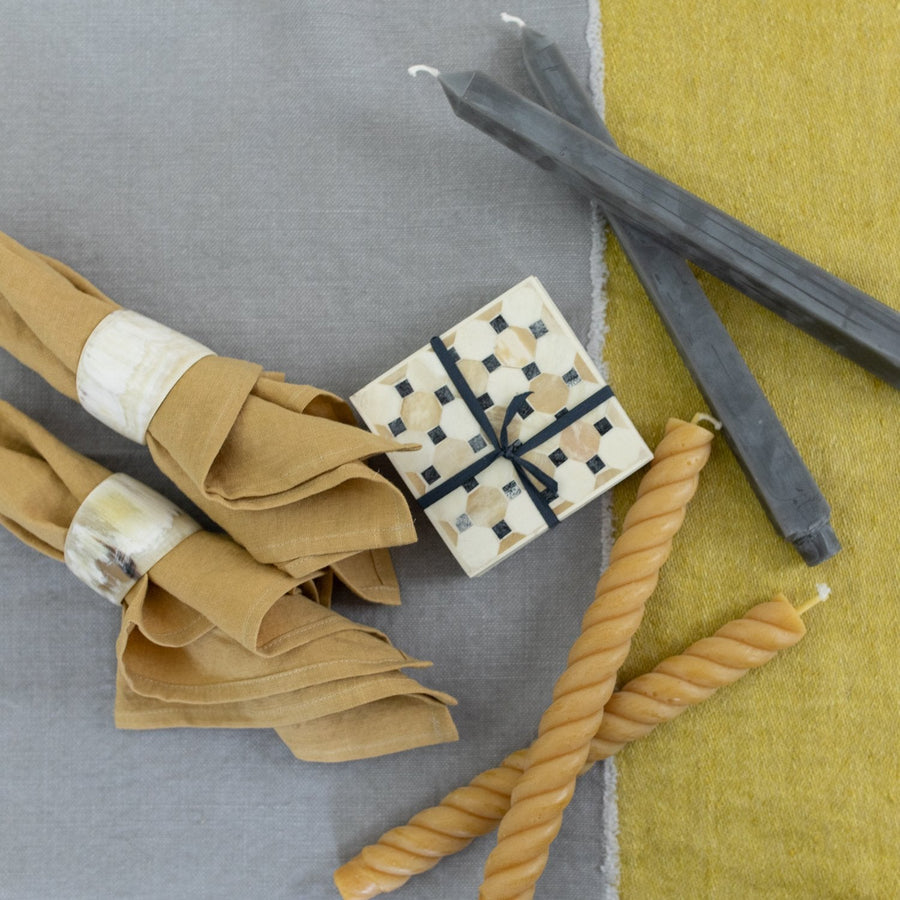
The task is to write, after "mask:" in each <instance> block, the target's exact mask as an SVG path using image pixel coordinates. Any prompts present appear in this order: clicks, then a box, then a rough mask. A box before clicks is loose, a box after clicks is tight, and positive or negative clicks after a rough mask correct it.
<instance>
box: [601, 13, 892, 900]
mask: <svg viewBox="0 0 900 900" xmlns="http://www.w3.org/2000/svg"><path fill="white" fill-rule="evenodd" d="M593 2H596V0H593ZM601 13H602V27H603V44H604V50H605V67H606V86H605V91H606V98H607V99H606V120H607V123H608V125H609V128H610V131H611V132H612V133H613V134H614V135H615V137H616V140H617V141H618V142H619V143H620V144H621V146H622V149H623V150H624V151H625V152H626V153H629V154H630V155H631V156H633V157H635V158H636V159H638V160H639V161H640V162H642V163H644V164H646V165H648V166H650V167H651V168H652V169H655V170H657V171H659V172H661V173H663V174H664V175H666V176H667V177H668V178H671V179H673V180H674V181H676V182H678V183H679V184H681V185H683V186H684V187H686V188H688V189H690V190H692V191H693V192H694V193H696V194H698V195H700V196H701V197H703V198H704V199H706V200H709V201H710V202H712V203H714V204H716V205H717V206H719V207H721V208H722V209H724V210H726V211H727V212H729V213H731V214H733V215H735V216H737V217H738V218H740V219H743V220H744V221H746V222H747V223H748V224H750V225H752V226H753V227H755V228H757V229H758V230H760V231H762V232H763V233H765V234H767V235H770V236H771V237H773V238H775V239H776V240H778V241H780V242H781V243H784V244H786V245H787V246H788V247H790V248H791V249H793V250H795V251H797V252H799V253H801V254H803V255H804V256H806V257H807V258H809V259H811V260H813V261H814V262H815V263H817V264H818V265H821V266H823V267H824V268H825V269H827V270H829V271H831V272H833V273H834V274H836V275H837V276H839V277H841V278H843V279H845V280H847V281H849V282H850V283H851V284H854V285H857V286H858V287H860V288H861V289H862V290H864V291H866V292H867V293H869V294H871V295H873V296H874V297H877V298H878V299H879V300H881V301H882V302H885V303H887V304H889V305H891V306H893V307H894V308H898V304H900V254H898V253H897V250H896V246H895V245H896V240H897V232H898V226H900V181H898V177H897V172H898V152H897V148H898V146H900V120H898V117H897V102H898V98H900V66H898V65H897V48H898V47H900V15H898V12H897V5H896V3H895V2H894V0H874V2H867V3H836V4H835V3H828V4H823V3H816V2H813V0H797V2H793V3H760V2H758V0H752V2H751V0H734V2H731V3H723V4H711V3H704V2H700V0H673V2H671V3H654V2H650V0H602V3H601ZM608 264H609V269H610V276H609V282H608V291H607V293H608V297H609V306H608V313H607V323H608V329H609V330H608V338H607V354H606V355H607V360H608V363H609V367H610V372H611V374H612V375H613V377H614V380H615V384H616V391H617V393H618V394H619V396H620V397H621V398H622V401H623V403H624V404H625V405H626V406H627V408H628V409H629V411H630V412H631V414H632V416H633V418H634V420H635V423H636V424H637V426H638V427H639V428H640V429H641V431H642V433H644V434H645V435H646V436H647V438H648V440H652V439H654V429H655V428H656V423H658V422H659V421H661V420H662V418H663V417H664V416H665V415H670V414H672V413H673V411H676V412H679V413H680V414H681V415H690V414H691V413H692V412H693V411H694V410H696V409H702V408H703V406H702V400H701V398H700V396H699V394H698V392H697V391H696V389H695V388H694V386H693V384H692V382H691V379H690V377H689V375H688V373H687V371H686V370H685V367H684V365H683V364H682V363H681V360H680V359H679V357H678V355H677V353H676V352H675V350H674V349H673V347H672V343H671V341H670V340H669V338H668V336H667V335H666V333H665V331H664V329H663V327H662V325H661V324H660V322H659V320H658V318H657V316H656V315H655V313H654V311H653V308H652V307H651V305H650V302H649V301H648V300H647V298H646V297H645V295H644V294H643V291H642V290H641V287H640V285H639V284H638V283H637V280H636V278H635V277H634V275H633V273H632V271H631V270H630V268H629V266H628V264H627V261H626V260H625V259H624V257H623V255H622V253H621V250H620V249H619V247H618V246H617V245H615V242H614V241H613V240H611V241H610V248H609V253H608ZM701 281H702V283H703V286H704V288H705V290H706V291H707V293H708V295H709V296H710V298H711V300H712V303H713V305H714V306H715V308H716V310H717V311H718V313H719V315H720V316H721V317H722V319H723V321H724V323H725V326H726V328H727V329H728V330H729V332H730V333H731V335H732V337H733V338H734V340H735V343H736V344H737V346H738V348H739V349H740V350H741V352H742V353H743V354H744V357H745V359H746V360H747V363H748V365H749V367H750V369H751V370H752V371H753V372H754V374H755V375H756V377H757V379H758V380H759V382H760V383H761V385H762V388H763V390H764V391H765V392H766V394H767V396H768V397H769V399H770V401H771V402H772V405H773V406H774V407H775V410H776V412H777V413H778V415H779V417H780V418H781V420H782V421H783V422H784V425H785V427H786V428H787V430H788V431H789V433H790V434H791V436H792V438H793V440H794V442H795V443H796V444H797V446H798V448H799V450H800V452H801V454H802V455H803V457H804V459H805V460H806V462H807V464H808V465H809V467H810V469H811V471H812V472H813V474H814V476H815V477H816V479H817V481H818V483H819V485H820V486H821V488H822V491H823V493H824V494H825V496H826V497H827V498H828V500H829V502H830V503H831V505H832V509H833V519H832V521H833V524H834V528H835V531H836V533H837V535H838V537H839V538H840V540H841V542H842V544H843V550H842V551H841V552H840V553H839V554H838V555H837V556H835V557H834V558H833V559H832V560H829V561H828V562H826V563H824V564H823V565H821V566H818V567H816V568H815V569H808V568H807V567H806V566H805V565H804V564H803V563H802V561H801V560H800V559H799V557H798V556H797V554H796V553H795V552H794V550H793V549H792V548H791V546H790V545H789V544H787V543H786V542H785V541H783V540H782V539H781V538H779V537H778V536H777V535H776V534H775V532H774V531H773V529H772V527H771V525H770V524H769V522H768V520H767V519H766V517H765V515H764V514H763V511H762V509H761V508H760V506H759V503H758V502H757V501H756V499H755V497H754V496H753V493H752V491H751V490H750V488H749V486H748V484H747V481H746V479H745V478H744V477H743V475H742V474H741V471H740V469H739V468H738V465H737V463H736V462H735V460H734V458H733V456H732V454H731V453H730V452H729V451H728V450H727V448H726V447H725V445H721V446H720V448H719V451H718V452H717V453H713V458H712V460H711V461H710V463H709V465H708V466H707V469H706V473H705V475H704V479H705V481H704V485H705V486H704V490H703V491H702V492H701V495H698V497H697V500H696V501H695V502H696V504H697V506H696V507H695V508H694V509H693V511H692V513H691V516H690V518H689V520H688V522H687V523H686V524H685V527H684V532H683V548H684V552H683V553H679V554H677V555H675V556H673V558H672V560H671V561H670V562H669V563H668V564H667V567H666V575H665V578H664V579H663V580H662V581H661V582H660V585H659V588H658V590H657V593H656V596H655V602H654V603H653V604H652V605H651V606H649V607H648V610H647V617H646V619H645V621H644V625H643V627H642V629H641V631H640V632H639V633H638V634H637V635H636V637H635V641H634V651H633V653H632V658H630V659H629V661H628V663H627V664H626V667H625V669H624V671H623V672H622V677H623V678H629V677H632V676H634V675H636V674H638V673H639V672H641V671H644V670H645V669H647V668H649V667H650V666H652V665H653V664H654V663H655V662H656V661H657V660H658V659H660V658H662V657H664V656H666V655H668V654H670V653H672V652H675V651H676V650H677V649H678V648H679V647H681V646H683V645H684V644H686V643H689V642H690V641H692V640H696V639H698V638H700V637H702V636H703V635H704V634H705V633H706V631H705V629H707V628H708V622H710V621H722V620H723V619H728V618H729V617H730V616H732V615H736V614H738V613H739V612H740V610H741V607H740V606H738V605H737V604H743V603H745V602H746V600H747V597H748V596H750V597H758V598H759V599H760V600H762V599H765V598H767V597H768V596H770V595H771V594H772V593H773V592H775V591H777V590H779V589H780V590H783V591H785V592H787V593H788V594H789V595H791V596H793V597H794V598H795V599H796V600H801V599H805V598H806V597H808V596H810V595H812V594H813V593H814V592H815V587H814V585H815V583H816V582H827V583H828V584H829V585H830V586H831V587H832V589H833V595H832V598H831V600H830V601H829V602H828V603H826V604H825V605H824V606H822V607H820V608H819V609H818V610H816V611H815V613H811V614H810V621H809V623H808V624H809V628H810V635H809V637H808V639H807V643H806V645H805V646H804V649H803V652H802V653H797V654H792V655H790V656H786V657H785V658H784V659H782V660H776V661H775V662H773V663H772V664H771V667H767V670H766V677H765V678H764V679H763V678H760V679H752V678H748V679H746V681H745V682H742V683H741V684H739V685H736V686H735V688H733V689H729V692H728V695H727V696H725V695H724V694H723V696H722V697H721V698H720V699H719V700H716V701H715V702H713V703H710V704H704V706H703V707H702V708H698V709H697V710H695V711H694V712H692V713H691V715H690V716H684V717H683V718H682V719H680V720H679V721H678V722H676V723H673V725H672V726H669V727H667V728H666V729H665V733H663V730H662V729H660V731H659V733H658V734H657V735H654V736H652V737H650V738H649V739H648V740H647V741H643V742H641V743H640V744H639V745H638V744H636V745H635V746H634V747H633V748H631V749H630V750H629V752H628V753H627V754H623V755H622V757H621V759H620V760H619V761H618V763H617V767H618V773H619V774H618V815H619V823H620V829H621V830H620V836H619V837H620V849H621V897H622V900H655V898H671V897H716V898H721V900H730V898H735V900H746V898H749V897H753V898H756V897H759V898H766V900H798V898H805V897H816V898H847V897H871V898H885V900H887V898H894V897H898V896H900V866H898V856H897V848H898V847H900V753H898V752H897V747H898V740H900V715H898V712H900V679H898V678H897V677H896V673H897V647H898V645H900V617H898V614H897V590H896V585H897V558H898V551H900V524H898V516H897V503H898V496H900V468H898V463H897V458H896V452H895V445H896V439H897V435H898V428H900V393H898V392H897V391H895V390H894V389H892V388H890V387H888V386H887V385H885V384H882V383H881V382H879V381H878V380H876V379H875V378H874V377H872V376H871V375H869V374H868V373H866V372H865V371H863V370H862V369H860V368H858V367H856V366H854V365H853V364H852V363H850V362H848V361H847V360H845V359H844V358H842V357H841V356H839V355H837V354H836V353H833V352H832V351H830V350H828V349H827V348H825V347H824V346H822V345H821V344H819V343H817V342H816V341H814V340H812V339H811V338H809V337H807V336H806V335H804V334H802V333H801V332H800V331H798V330H797V329H796V328H793V327H792V326H791V325H789V324H788V323H787V322H785V321H783V320H782V319H780V318H778V317H776V316H775V315H773V314H772V313H769V312H768V311H766V310H764V309H762V308H761V307H759V306H758V305H757V304H756V303H753V302H752V301H750V300H748V299H747V298H745V297H743V296H742V295H741V294H739V293H738V292H737V291H735V290H733V289H731V288H728V287H725V286H723V285H722V284H720V283H718V282H717V281H715V280H714V279H713V278H711V277H708V276H706V275H705V274H702V275H701ZM630 499H631V497H630V489H629V488H628V487H625V488H623V489H622V490H620V491H618V492H617V495H616V507H617V509H618V510H624V509H625V508H626V507H627V506H628V504H629V502H630ZM748 591H749V594H748ZM732 598H734V599H732ZM813 616H814V617H815V618H814V619H813Z"/></svg>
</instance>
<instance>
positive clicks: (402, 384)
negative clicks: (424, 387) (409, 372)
mask: <svg viewBox="0 0 900 900" xmlns="http://www.w3.org/2000/svg"><path fill="white" fill-rule="evenodd" d="M394 387H395V388H396V390H397V393H398V394H399V395H400V396H401V397H408V396H409V395H410V394H411V393H412V392H413V389H412V385H411V384H410V383H409V382H408V381H407V380H406V379H405V378H404V379H403V381H398V382H397V383H396V384H395V385H394Z"/></svg>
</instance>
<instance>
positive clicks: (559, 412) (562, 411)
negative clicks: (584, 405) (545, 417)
mask: <svg viewBox="0 0 900 900" xmlns="http://www.w3.org/2000/svg"><path fill="white" fill-rule="evenodd" d="M567 412H568V410H567V409H566V408H565V407H563V408H562V409H560V410H557V411H556V412H555V413H553V418H554V419H561V418H562V417H563V416H564V415H565V414H566V413H567Z"/></svg>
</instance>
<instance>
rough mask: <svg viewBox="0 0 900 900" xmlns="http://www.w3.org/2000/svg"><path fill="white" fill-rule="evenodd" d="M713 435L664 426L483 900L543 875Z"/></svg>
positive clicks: (550, 710)
mask: <svg viewBox="0 0 900 900" xmlns="http://www.w3.org/2000/svg"><path fill="white" fill-rule="evenodd" d="M712 437H713V436H712V433H711V432H710V431H708V430H707V429H705V428H701V427H700V426H699V425H695V424H692V423H689V422H682V421H680V420H678V419H670V420H669V421H668V422H667V423H666V434H665V436H664V437H663V439H662V441H661V442H660V444H659V446H658V447H657V448H656V452H655V453H654V455H653V464H652V466H651V468H650V471H649V472H648V473H647V474H646V475H645V476H644V477H643V479H642V480H641V483H640V486H639V487H638V495H637V500H636V501H635V503H634V505H633V506H632V507H631V509H629V510H628V514H627V515H626V517H625V521H624V523H623V525H622V533H621V534H620V535H619V537H618V538H617V539H616V542H615V543H614V544H613V548H612V551H611V552H610V562H609V566H608V568H607V570H606V571H605V572H604V573H603V575H601V576H600V580H599V581H598V582H597V591H596V595H595V597H594V602H593V603H591V605H590V606H589V607H588V610H587V612H586V613H585V615H584V618H583V619H582V623H581V634H580V635H579V636H578V638H577V639H576V641H575V643H574V644H573V645H572V649H571V650H570V651H569V660H568V667H567V669H566V671H565V672H563V674H562V675H561V676H560V678H559V679H558V681H557V682H556V686H555V687H554V689H553V700H552V701H551V703H550V706H549V707H547V709H546V711H545V712H544V715H543V716H542V717H541V722H540V725H539V727H538V736H537V739H536V740H535V741H534V743H533V744H532V745H531V747H530V749H529V751H528V761H527V764H526V768H525V771H524V772H523V774H522V777H521V778H520V779H519V781H518V782H517V783H516V786H515V787H514V788H513V793H512V802H511V804H510V808H509V811H508V812H507V813H506V815H505V816H504V817H503V820H502V821H501V823H500V828H499V832H498V841H497V846H496V847H495V848H494V849H493V851H492V852H491V855H490V856H489V857H488V859H487V862H486V863H485V868H484V882H483V883H482V885H481V891H480V894H479V896H480V898H481V900H517V898H525V897H530V896H531V892H532V890H533V887H534V885H535V883H536V882H537V880H538V878H540V877H541V873H542V872H543V871H544V867H545V866H546V864H547V857H548V855H549V852H550V844H551V843H552V842H553V840H554V838H555V837H556V835H557V834H558V833H559V829H560V825H561V824H562V816H563V811H564V810H565V808H566V806H568V804H569V801H570V800H571V799H572V793H573V791H574V790H575V779H576V778H577V777H578V773H579V772H580V771H581V768H582V766H583V765H584V764H585V762H586V760H587V755H588V750H589V749H590V743H591V738H592V737H593V736H594V735H595V734H596V733H597V729H598V728H599V727H600V721H601V720H602V718H603V707H604V706H605V705H606V701H607V700H609V698H610V695H611V694H612V692H613V688H614V687H615V680H616V673H617V672H618V670H619V667H620V666H621V665H622V663H623V662H625V657H626V656H628V650H629V648H630V647H631V636H632V635H633V634H634V633H635V631H637V628H638V626H639V625H640V623H641V619H642V618H643V615H644V603H645V602H646V600H647V598H648V597H649V596H650V595H651V594H652V593H653V589H654V588H655V587H656V583H657V581H658V579H659V570H660V568H661V567H662V565H663V563H664V562H665V561H666V559H668V557H669V553H670V551H671V549H672V538H673V536H674V535H675V532H677V531H678V529H679V528H680V527H681V523H682V522H683V521H684V513H685V508H686V506H687V504H688V501H689V500H690V499H691V497H693V496H694V492H695V491H696V490H697V483H698V476H699V473H700V470H701V469H702V468H703V466H704V465H705V464H706V461H707V460H708V459H709V452H710V446H709V445H710V442H711V441H712Z"/></svg>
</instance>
